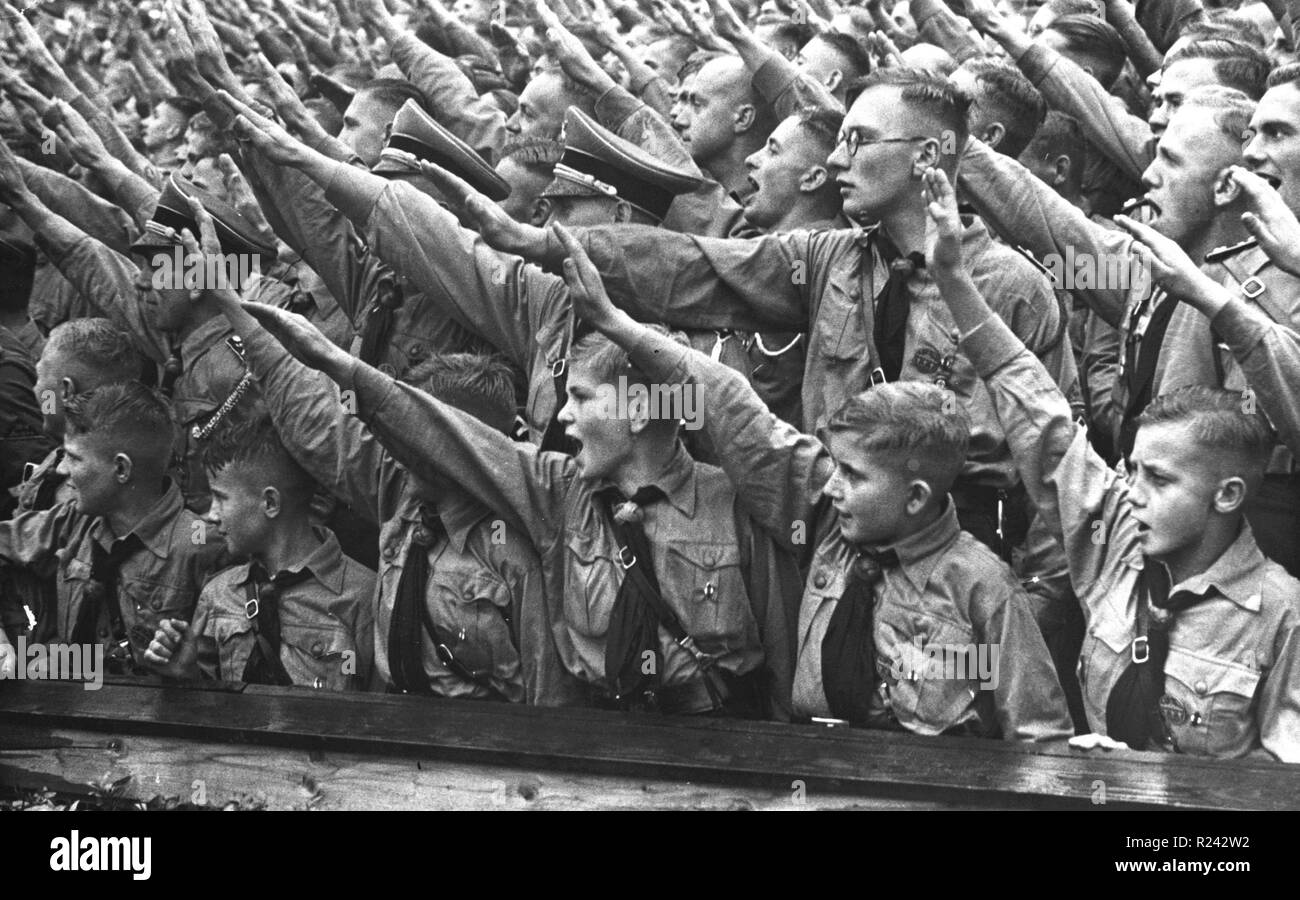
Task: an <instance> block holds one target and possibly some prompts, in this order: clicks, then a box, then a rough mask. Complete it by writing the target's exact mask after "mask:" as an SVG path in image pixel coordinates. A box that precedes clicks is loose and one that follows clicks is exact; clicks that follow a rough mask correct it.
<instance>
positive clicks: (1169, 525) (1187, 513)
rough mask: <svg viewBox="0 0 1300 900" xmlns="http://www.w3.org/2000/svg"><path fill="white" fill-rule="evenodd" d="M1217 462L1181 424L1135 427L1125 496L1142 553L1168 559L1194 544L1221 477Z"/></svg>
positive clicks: (1208, 514)
mask: <svg viewBox="0 0 1300 900" xmlns="http://www.w3.org/2000/svg"><path fill="white" fill-rule="evenodd" d="M1218 463H1219V459H1218V457H1217V456H1216V455H1215V454H1213V453H1212V452H1207V450H1206V448H1205V447H1204V446H1201V445H1200V444H1199V443H1198V442H1197V441H1196V439H1195V437H1194V436H1193V435H1192V433H1191V430H1190V429H1189V428H1188V426H1187V425H1185V424H1181V423H1174V422H1170V423H1160V424H1157V425H1144V426H1143V427H1142V428H1140V429H1138V433H1137V437H1136V438H1135V440H1134V442H1133V453H1132V455H1131V456H1130V458H1129V479H1128V480H1129V495H1128V496H1129V500H1130V501H1131V502H1132V504H1133V517H1134V518H1135V519H1136V520H1137V522H1138V529H1139V535H1140V540H1141V543H1142V550H1143V552H1144V553H1145V554H1146V555H1147V556H1150V557H1152V558H1154V559H1158V560H1160V561H1162V562H1165V563H1169V562H1170V561H1171V560H1177V559H1178V558H1179V556H1180V555H1182V554H1186V553H1190V552H1192V551H1195V550H1196V549H1197V548H1198V547H1199V546H1200V543H1201V539H1202V537H1203V536H1204V534H1205V531H1206V525H1207V524H1208V522H1209V519H1210V515H1211V513H1212V512H1213V504H1214V496H1215V493H1216V492H1217V490H1218V487H1219V483H1220V480H1221V478H1222V477H1223V476H1222V473H1221V472H1220V471H1219V465H1218Z"/></svg>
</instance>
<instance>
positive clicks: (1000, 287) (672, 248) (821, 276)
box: [577, 219, 1076, 489]
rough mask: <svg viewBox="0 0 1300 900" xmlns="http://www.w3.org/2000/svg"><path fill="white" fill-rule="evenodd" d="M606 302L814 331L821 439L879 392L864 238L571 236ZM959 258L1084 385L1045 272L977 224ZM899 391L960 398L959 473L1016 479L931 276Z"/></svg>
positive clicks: (812, 405)
mask: <svg viewBox="0 0 1300 900" xmlns="http://www.w3.org/2000/svg"><path fill="white" fill-rule="evenodd" d="M577 234H578V236H579V239H580V240H581V242H582V243H583V245H584V247H585V248H586V250H587V252H588V254H590V256H591V258H592V261H593V262H594V263H595V264H596V266H597V268H598V269H599V270H600V273H601V276H602V278H603V279H604V282H605V286H606V288H607V289H608V291H609V293H610V296H611V297H613V298H614V299H615V302H616V303H618V304H619V306H621V307H622V308H623V309H625V310H627V311H628V312H629V313H631V314H632V315H633V316H634V317H636V318H637V319H639V320H641V321H663V322H667V323H668V324H670V325H676V326H679V327H694V328H700V327H704V328H738V329H741V330H746V331H764V330H781V329H790V330H796V331H803V330H806V331H807V332H808V361H807V368H806V369H805V372H804V381H803V408H804V428H805V429H806V430H808V431H815V430H816V429H817V428H819V427H821V426H822V425H824V424H825V423H826V421H827V420H828V419H829V418H830V416H831V415H832V414H833V413H834V412H835V411H836V410H837V409H839V408H840V406H842V405H843V404H844V402H845V401H846V400H847V399H848V398H849V397H851V396H853V395H854V394H857V393H859V392H860V391H863V390H865V389H867V388H868V387H869V386H870V384H871V372H872V370H873V369H874V368H875V367H876V366H878V365H879V362H878V360H879V354H878V352H877V350H876V347H875V345H874V343H873V339H872V334H873V319H874V315H873V302H874V299H875V298H876V296H877V295H878V294H879V293H880V292H881V291H882V290H883V289H884V287H885V285H886V283H887V281H888V270H887V267H886V264H885V262H884V260H883V258H882V256H881V255H880V252H879V250H878V249H877V248H876V247H875V246H874V242H873V241H872V238H871V233H870V232H864V231H858V230H854V229H841V230H835V231H815V232H809V231H793V232H788V233H782V234H773V235H764V236H761V237H757V238H752V239H749V240H721V239H712V238H702V237H694V236H690V235H679V234H665V233H664V232H662V231H658V230H656V229H651V228H646V227H644V226H635V225H620V226H617V227H606V226H601V227H597V228H587V229H577ZM962 243H963V247H964V249H963V255H964V257H965V259H966V260H967V265H968V266H969V268H970V271H971V273H972V275H973V277H974V279H975V283H976V285H977V286H978V287H979V289H980V292H981V293H982V294H983V295H984V296H986V297H988V298H989V301H990V302H991V303H993V304H994V305H995V309H996V310H997V312H998V313H999V315H1001V316H1002V317H1003V318H1004V319H1006V320H1007V321H1008V322H1009V323H1011V326H1012V328H1013V329H1015V331H1016V333H1017V334H1018V335H1021V336H1022V338H1023V339H1024V340H1025V341H1026V342H1027V343H1028V344H1029V346H1030V347H1031V348H1033V349H1035V350H1036V351H1037V350H1041V351H1043V352H1044V353H1045V355H1046V358H1047V359H1048V362H1049V367H1050V368H1051V369H1052V371H1053V372H1054V373H1059V374H1060V379H1061V381H1062V383H1068V382H1070V381H1072V380H1073V379H1074V378H1075V377H1076V373H1075V371H1074V360H1073V358H1072V356H1071V354H1070V349H1069V346H1068V342H1067V341H1065V340H1064V339H1063V338H1064V323H1063V322H1062V321H1061V316H1060V309H1059V307H1058V304H1057V302H1056V298H1055V296H1054V295H1053V294H1052V290H1051V287H1050V285H1049V284H1048V282H1047V279H1046V278H1045V277H1044V276H1043V274H1042V273H1041V272H1040V271H1039V270H1038V269H1037V268H1036V267H1035V266H1034V265H1033V264H1032V263H1030V262H1029V261H1028V260H1026V259H1025V258H1023V257H1022V256H1020V255H1019V254H1017V253H1016V252H1015V251H1013V250H1008V249H1007V248H1005V247H1001V246H998V245H997V244H995V243H993V241H991V240H990V239H989V234H988V231H987V229H985V227H984V225H983V223H982V222H980V221H979V220H978V219H976V220H975V221H973V222H972V223H971V224H970V225H969V226H968V227H966V228H965V229H964V231H963V235H962ZM908 294H909V295H910V311H909V313H908V317H907V332H906V337H905V345H904V347H905V356H904V360H903V366H902V370H901V372H900V374H899V380H901V381H926V382H930V383H937V384H942V385H944V386H946V387H947V388H949V389H950V390H952V391H953V392H954V393H955V394H956V395H957V397H958V398H960V399H961V401H962V402H963V403H965V405H966V406H967V408H968V409H969V411H970V413H971V418H972V420H973V421H974V430H973V432H972V437H971V447H970V453H969V456H968V458H967V462H966V466H965V469H964V472H963V478H964V479H965V481H966V482H967V483H969V484H975V485H984V486H988V487H993V488H999V489H1008V488H1010V487H1012V486H1013V485H1014V484H1015V483H1016V481H1017V480H1018V477H1017V475H1016V472H1015V467H1014V465H1013V464H1012V462H1011V459H1010V455H1009V453H1008V452H1007V448H1006V441H1005V440H1004V439H1003V437H1002V430H1001V427H1000V426H999V425H998V421H997V417H996V416H995V415H994V413H993V407H992V404H991V403H990V401H989V399H988V393H987V391H986V390H985V388H984V386H983V385H982V384H980V381H979V379H978V378H977V377H976V376H975V370H974V369H973V368H972V367H971V365H970V363H969V361H968V360H967V359H966V358H965V356H964V355H963V354H962V353H961V352H960V348H959V347H958V344H957V329H956V326H955V325H954V324H953V321H952V316H951V314H950V313H949V312H948V308H947V305H946V304H945V303H944V302H943V300H942V299H941V298H940V296H939V291H938V288H937V287H936V286H935V283H934V279H933V278H931V277H930V275H929V274H928V273H927V272H926V270H925V269H920V270H919V271H917V272H915V273H914V274H912V275H911V277H910V278H909V280H908Z"/></svg>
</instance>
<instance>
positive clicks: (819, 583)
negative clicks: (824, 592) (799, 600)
mask: <svg viewBox="0 0 1300 900" xmlns="http://www.w3.org/2000/svg"><path fill="white" fill-rule="evenodd" d="M813 587H815V588H824V587H826V573H825V572H818V573H817V574H816V575H815V576H813Z"/></svg>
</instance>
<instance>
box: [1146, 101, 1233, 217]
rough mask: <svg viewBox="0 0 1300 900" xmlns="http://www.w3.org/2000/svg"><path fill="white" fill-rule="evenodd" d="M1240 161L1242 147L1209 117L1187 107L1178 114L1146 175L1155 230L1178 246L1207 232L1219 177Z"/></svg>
mask: <svg viewBox="0 0 1300 900" xmlns="http://www.w3.org/2000/svg"><path fill="white" fill-rule="evenodd" d="M1239 159H1240V155H1239V150H1238V145H1237V144H1235V143H1234V142H1233V141H1232V140H1231V139H1229V138H1228V136H1227V135H1225V134H1224V133H1223V132H1222V131H1221V130H1220V129H1219V127H1218V126H1217V125H1215V124H1214V122H1213V120H1212V119H1211V118H1210V116H1209V114H1208V113H1207V112H1205V111H1204V110H1201V109H1198V108H1196V107H1186V108H1185V109H1184V110H1183V111H1182V112H1180V113H1178V114H1177V115H1175V116H1174V118H1173V120H1172V121H1171V122H1170V123H1169V127H1168V128H1167V129H1166V130H1165V133H1164V136H1163V137H1161V138H1160V141H1159V142H1158V143H1157V144H1156V156H1155V159H1154V160H1152V162H1151V165H1149V166H1147V170H1146V171H1145V172H1143V173H1142V184H1143V185H1144V186H1145V187H1146V189H1147V193H1146V195H1147V198H1148V199H1150V200H1151V201H1152V202H1153V203H1154V204H1155V206H1156V210H1155V212H1156V213H1157V216H1156V219H1155V221H1154V222H1152V223H1151V227H1153V228H1155V229H1156V230H1157V231H1159V232H1160V233H1161V234H1163V235H1165V237H1168V238H1170V239H1171V240H1174V241H1184V240H1187V239H1188V238H1189V237H1191V236H1193V235H1195V234H1196V233H1197V232H1198V231H1200V230H1202V229H1205V228H1206V227H1208V226H1209V224H1210V222H1211V221H1212V220H1213V219H1214V216H1215V215H1216V214H1217V209H1216V207H1215V205H1214V185H1215V182H1216V181H1217V180H1218V177H1219V173H1220V172H1221V171H1223V170H1224V169H1226V168H1227V167H1228V166H1230V165H1233V164H1234V163H1236V162H1237V161H1238V160H1239Z"/></svg>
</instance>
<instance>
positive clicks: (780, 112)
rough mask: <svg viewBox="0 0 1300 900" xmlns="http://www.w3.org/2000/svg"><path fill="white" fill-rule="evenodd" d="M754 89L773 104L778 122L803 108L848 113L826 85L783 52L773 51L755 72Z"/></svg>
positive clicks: (769, 103) (768, 102) (767, 101)
mask: <svg viewBox="0 0 1300 900" xmlns="http://www.w3.org/2000/svg"><path fill="white" fill-rule="evenodd" d="M753 85H754V92H755V93H757V94H758V95H759V96H760V97H762V98H763V100H764V101H766V103H767V104H768V105H769V106H771V107H772V110H773V112H775V114H776V119H777V121H780V120H782V119H785V118H788V117H789V116H792V115H794V114H795V113H796V112H798V111H799V110H801V109H805V108H807V107H810V106H811V107H817V108H818V109H828V110H830V111H831V112H836V113H839V114H840V115H843V114H844V104H842V103H840V101H839V100H837V99H836V98H835V95H834V94H832V93H831V92H830V91H829V90H827V89H826V86H825V85H824V84H822V83H820V82H819V81H817V79H815V78H813V77H812V76H810V75H805V74H804V73H803V72H801V71H799V69H798V68H796V67H795V64H794V63H792V62H790V60H788V59H786V58H785V57H784V56H782V55H781V54H780V53H777V52H776V51H775V50H770V51H769V52H768V54H767V57H766V59H765V60H764V62H763V64H762V65H761V66H759V67H758V71H756V72H754V77H753Z"/></svg>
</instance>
